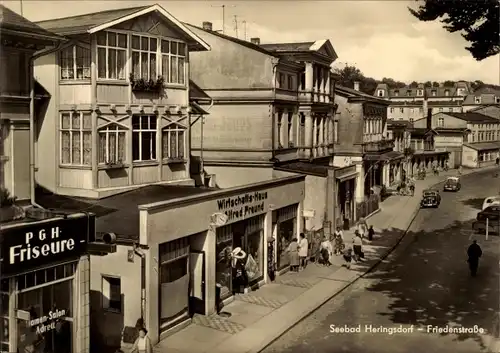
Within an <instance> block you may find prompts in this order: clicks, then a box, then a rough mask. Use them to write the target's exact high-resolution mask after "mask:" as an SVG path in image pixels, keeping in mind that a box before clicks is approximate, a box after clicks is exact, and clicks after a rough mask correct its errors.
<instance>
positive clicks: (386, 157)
mask: <svg viewBox="0 0 500 353" xmlns="http://www.w3.org/2000/svg"><path fill="white" fill-rule="evenodd" d="M404 157H405V156H404V154H402V153H401V152H398V151H389V152H386V153H382V154H365V155H364V156H363V159H364V160H365V161H394V160H397V159H403V158H404Z"/></svg>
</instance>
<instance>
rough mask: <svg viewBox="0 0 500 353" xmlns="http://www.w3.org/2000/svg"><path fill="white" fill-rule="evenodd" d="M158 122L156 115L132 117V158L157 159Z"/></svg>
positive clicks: (139, 159) (142, 159) (137, 159)
mask: <svg viewBox="0 0 500 353" xmlns="http://www.w3.org/2000/svg"><path fill="white" fill-rule="evenodd" d="M156 124H157V117H156V115H134V116H133V117H132V159H133V160H134V161H151V160H156Z"/></svg>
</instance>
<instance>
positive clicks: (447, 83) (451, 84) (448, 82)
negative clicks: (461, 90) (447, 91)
mask: <svg viewBox="0 0 500 353" xmlns="http://www.w3.org/2000/svg"><path fill="white" fill-rule="evenodd" d="M443 86H445V87H453V86H455V81H444V82H443Z"/></svg>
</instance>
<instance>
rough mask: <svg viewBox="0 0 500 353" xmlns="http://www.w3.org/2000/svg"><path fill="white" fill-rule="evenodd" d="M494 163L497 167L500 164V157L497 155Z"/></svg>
mask: <svg viewBox="0 0 500 353" xmlns="http://www.w3.org/2000/svg"><path fill="white" fill-rule="evenodd" d="M495 164H496V165H497V167H498V166H499V165H500V158H499V157H497V159H496V161H495Z"/></svg>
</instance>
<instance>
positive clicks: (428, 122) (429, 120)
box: [427, 108, 432, 130]
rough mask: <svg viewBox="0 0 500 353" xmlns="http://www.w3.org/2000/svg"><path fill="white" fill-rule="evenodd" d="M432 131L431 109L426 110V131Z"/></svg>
mask: <svg viewBox="0 0 500 353" xmlns="http://www.w3.org/2000/svg"><path fill="white" fill-rule="evenodd" d="M430 129H432V108H429V109H427V130H430Z"/></svg>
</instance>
